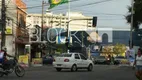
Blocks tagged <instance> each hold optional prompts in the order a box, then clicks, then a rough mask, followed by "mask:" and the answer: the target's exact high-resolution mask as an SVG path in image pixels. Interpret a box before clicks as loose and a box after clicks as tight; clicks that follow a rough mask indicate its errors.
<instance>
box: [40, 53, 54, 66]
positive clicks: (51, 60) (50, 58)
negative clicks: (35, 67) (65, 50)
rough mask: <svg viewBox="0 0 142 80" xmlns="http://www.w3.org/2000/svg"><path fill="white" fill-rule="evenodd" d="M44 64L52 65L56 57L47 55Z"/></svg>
mask: <svg viewBox="0 0 142 80" xmlns="http://www.w3.org/2000/svg"><path fill="white" fill-rule="evenodd" d="M42 60H43V64H52V63H53V61H54V57H53V56H52V55H46V56H44V57H43V58H42Z"/></svg>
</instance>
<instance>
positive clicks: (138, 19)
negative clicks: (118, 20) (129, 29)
mask: <svg viewBox="0 0 142 80" xmlns="http://www.w3.org/2000/svg"><path fill="white" fill-rule="evenodd" d="M131 11H132V6H128V13H129V14H128V15H127V16H126V20H127V22H128V23H131V16H132V14H131ZM141 23H142V0H134V14H133V29H135V30H137V29H139V26H140V24H141Z"/></svg>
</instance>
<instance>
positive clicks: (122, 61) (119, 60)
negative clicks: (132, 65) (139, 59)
mask: <svg viewBox="0 0 142 80" xmlns="http://www.w3.org/2000/svg"><path fill="white" fill-rule="evenodd" d="M114 64H115V65H118V64H129V60H128V59H127V58H126V57H124V56H117V57H115V58H114Z"/></svg>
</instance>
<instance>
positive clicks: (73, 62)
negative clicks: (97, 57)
mask: <svg viewBox="0 0 142 80" xmlns="http://www.w3.org/2000/svg"><path fill="white" fill-rule="evenodd" d="M53 66H54V68H56V70H57V71H61V70H62V69H71V71H77V69H87V70H88V71H92V70H93V66H94V64H93V62H92V61H91V60H89V59H87V58H86V57H85V56H84V55H83V54H80V53H64V54H61V55H60V56H58V57H56V58H55V60H54V62H53Z"/></svg>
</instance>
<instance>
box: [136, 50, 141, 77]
mask: <svg viewBox="0 0 142 80" xmlns="http://www.w3.org/2000/svg"><path fill="white" fill-rule="evenodd" d="M135 64H136V77H137V78H138V79H139V80H142V49H140V48H139V49H138V53H137V56H136V63H135Z"/></svg>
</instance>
